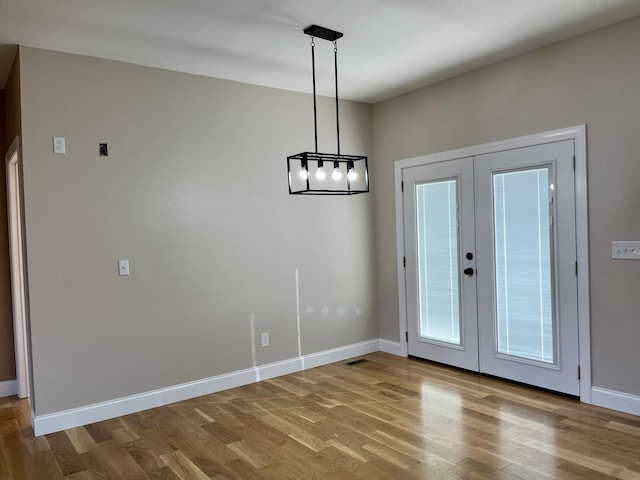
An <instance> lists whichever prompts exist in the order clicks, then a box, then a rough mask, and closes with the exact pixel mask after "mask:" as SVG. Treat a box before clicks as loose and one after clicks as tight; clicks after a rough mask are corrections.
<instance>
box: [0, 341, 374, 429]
mask: <svg viewBox="0 0 640 480" xmlns="http://www.w3.org/2000/svg"><path fill="white" fill-rule="evenodd" d="M378 343H379V341H378V340H370V341H367V342H361V343H354V344H352V345H346V346H344V347H339V348H334V349H331V350H326V351H324V352H318V353H312V354H309V355H304V356H303V357H296V358H291V359H287V360H283V361H281V362H275V363H270V364H267V365H260V366H257V367H255V368H249V369H246V370H239V371H237V372H231V373H227V374H224V375H218V376H215V377H210V378H204V379H202V380H196V381H194V382H188V383H183V384H181V385H174V386H172V387H167V388H161V389H158V390H153V391H150V392H144V393H140V394H137V395H131V396H128V397H122V398H117V399H115V400H109V401H106V402H100V403H95V404H92V405H87V406H84V407H79V408H72V409H70V410H63V411H61V412H55V413H49V414H46V415H37V416H35V417H34V420H33V430H34V432H35V434H36V435H46V434H48V433H53V432H58V431H60V430H66V429H68V428H73V427H79V426H81V425H87V424H90V423H95V422H100V421H102V420H108V419H110V418H115V417H120V416H123V415H128V414H131V413H135V412H140V411H142V410H147V409H149V408H154V407H160V406H162V405H167V404H169V403H175V402H181V401H184V400H188V399H190V398H195V397H199V396H202V395H208V394H210V393H215V392H220V391H222V390H228V389H229V388H235V387H241V386H243V385H248V384H250V383H255V382H257V381H260V380H268V379H269V378H274V377H278V376H280V375H286V374H289V373H295V372H299V371H302V370H305V369H308V368H313V367H319V366H321V365H326V364H328V363H333V362H339V361H342V360H346V359H348V358H352V357H357V356H359V355H365V354H367V353H373V352H377V351H378V350H379V345H378ZM3 383H11V382H3ZM3 383H0V388H2V386H3ZM13 388H16V389H17V385H16V384H15V381H14V386H13ZM0 392H1V390H0ZM14 394H15V393H14Z"/></svg>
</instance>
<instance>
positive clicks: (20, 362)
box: [5, 137, 31, 398]
mask: <svg viewBox="0 0 640 480" xmlns="http://www.w3.org/2000/svg"><path fill="white" fill-rule="evenodd" d="M20 162H21V158H20V137H15V138H14V139H13V142H11V146H10V147H9V149H8V150H7V153H6V154H5V172H6V189H7V198H6V200H7V224H8V230H9V259H10V269H9V270H10V274H11V304H12V307H13V311H12V316H13V337H14V342H13V343H14V350H15V352H14V353H15V365H16V382H17V383H16V385H17V395H18V397H20V398H27V397H29V396H30V383H31V380H30V365H29V331H28V328H27V315H28V313H27V305H26V301H27V300H26V297H27V286H26V281H25V263H24V259H25V254H24V252H25V250H24V249H25V246H24V240H23V233H22V232H23V230H22V229H23V220H22V219H23V216H24V213H23V212H22V201H21V190H22V185H21V181H20V177H21V172H20V169H21V163H20Z"/></svg>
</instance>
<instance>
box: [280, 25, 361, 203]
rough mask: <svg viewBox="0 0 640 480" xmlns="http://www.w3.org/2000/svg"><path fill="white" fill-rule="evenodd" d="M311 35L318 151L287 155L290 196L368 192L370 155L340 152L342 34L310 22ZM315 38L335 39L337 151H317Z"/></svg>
mask: <svg viewBox="0 0 640 480" xmlns="http://www.w3.org/2000/svg"><path fill="white" fill-rule="evenodd" d="M304 33H306V34H307V35H310V36H311V67H312V74H313V128H314V136H315V151H314V152H302V153H298V154H296V155H291V156H289V157H287V172H288V174H289V194H290V195H355V194H357V193H366V192H368V191H369V168H368V163H367V157H365V156H360V155H344V154H343V153H341V151H340V117H339V110H338V44H337V40H338V39H339V38H341V37H342V33H340V32H336V31H335V30H330V29H328V28H325V27H319V26H317V25H311V26H310V27H307V28H305V29H304ZM316 38H321V39H323V40H328V41H330V42H333V57H334V67H335V83H336V138H337V145H338V153H319V152H318V109H317V102H316V57H315V43H314V40H315V39H316Z"/></svg>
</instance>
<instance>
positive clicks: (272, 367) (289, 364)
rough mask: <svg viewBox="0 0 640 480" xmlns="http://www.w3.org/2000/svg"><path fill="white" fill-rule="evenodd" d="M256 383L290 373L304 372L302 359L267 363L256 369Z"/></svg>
mask: <svg viewBox="0 0 640 480" xmlns="http://www.w3.org/2000/svg"><path fill="white" fill-rule="evenodd" d="M257 370H258V381H261V380H269V379H270V378H276V377H280V376H282V375H288V374H290V373H295V372H300V371H302V370H304V361H303V359H302V358H300V357H298V358H290V359H288V360H282V361H281V362H274V363H268V364H266V365H260V366H259V367H257Z"/></svg>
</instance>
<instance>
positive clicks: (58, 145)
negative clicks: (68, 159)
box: [53, 137, 67, 153]
mask: <svg viewBox="0 0 640 480" xmlns="http://www.w3.org/2000/svg"><path fill="white" fill-rule="evenodd" d="M53 153H67V147H66V145H65V141H64V137H53Z"/></svg>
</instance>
